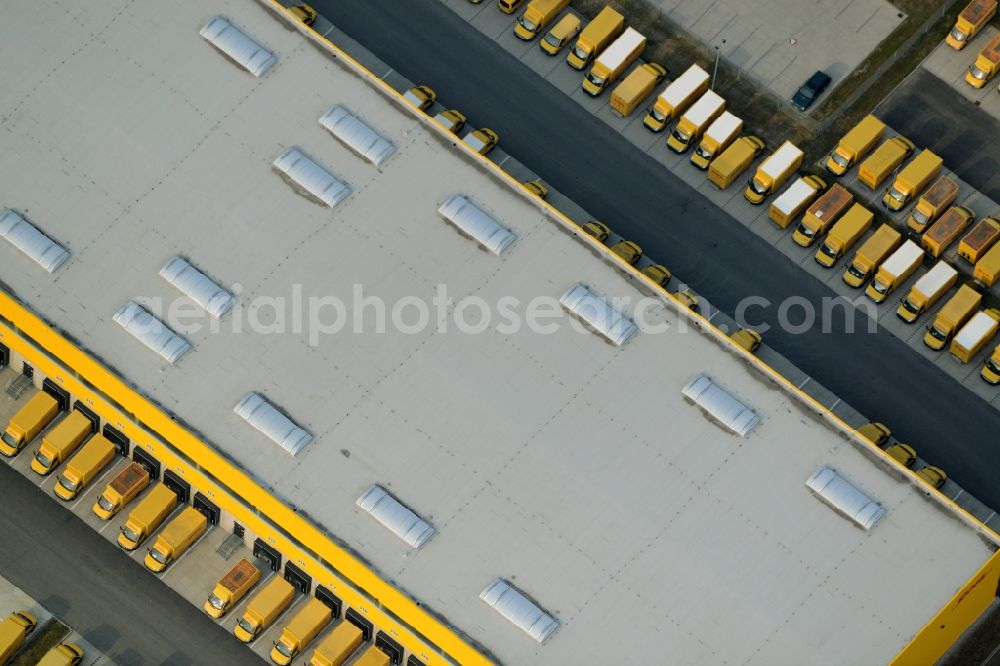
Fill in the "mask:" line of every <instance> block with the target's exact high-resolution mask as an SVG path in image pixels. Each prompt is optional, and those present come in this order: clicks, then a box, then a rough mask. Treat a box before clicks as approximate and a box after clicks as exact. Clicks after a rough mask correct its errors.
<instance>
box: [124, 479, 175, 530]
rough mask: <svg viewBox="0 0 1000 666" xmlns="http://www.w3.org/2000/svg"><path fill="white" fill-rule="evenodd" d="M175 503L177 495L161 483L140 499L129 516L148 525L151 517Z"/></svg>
mask: <svg viewBox="0 0 1000 666" xmlns="http://www.w3.org/2000/svg"><path fill="white" fill-rule="evenodd" d="M176 502H177V495H176V494H175V493H174V491H172V490H171V489H170V488H167V487H166V486H165V485H163V484H162V483H158V484H156V485H155V486H154V487H153V489H152V490H150V491H149V494H148V495H146V496H145V497H143V498H142V501H141V502H139V504H138V505H136V507H135V508H134V509H132V512H131V513H130V514H129V518H130V519H131V518H132V517H133V516H135V518H136V519H138V520H140V521H142V522H145V523H148V522H149V521H150V520H152V519H153V516H155V515H156V514H158V513H160V512H161V511H163V507H164V506H169V505H171V504H174V503H176Z"/></svg>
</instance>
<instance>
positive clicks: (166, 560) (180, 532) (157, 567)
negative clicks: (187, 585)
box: [144, 506, 208, 573]
mask: <svg viewBox="0 0 1000 666" xmlns="http://www.w3.org/2000/svg"><path fill="white" fill-rule="evenodd" d="M207 530H208V518H206V517H205V514H203V513H202V512H201V511H199V510H198V509H196V508H194V507H191V506H189V507H186V508H185V509H184V510H183V511H181V512H180V513H179V514H177V517H175V518H174V519H173V520H171V521H170V522H169V523H167V526H166V527H164V528H163V531H162V532H160V533H159V534H158V535H156V542H155V543H154V544H153V547H152V548H150V549H149V550H148V551H147V552H146V560H145V562H144V564H145V565H146V568H147V569H149V570H150V571H152V572H153V573H160V572H161V571H163V570H164V569H166V568H167V567H168V566H170V563H171V562H173V561H174V560H176V559H177V558H179V557H180V556H181V555H183V554H184V553H186V552H187V549H188V548H190V547H191V544H193V543H194V542H195V541H197V540H198V539H199V538H200V537H201V535H202V534H204V533H205V532H206V531H207Z"/></svg>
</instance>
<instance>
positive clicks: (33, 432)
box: [0, 391, 59, 458]
mask: <svg viewBox="0 0 1000 666" xmlns="http://www.w3.org/2000/svg"><path fill="white" fill-rule="evenodd" d="M58 413H59V403H58V402H56V399H55V398H53V397H52V396H51V395H49V394H48V393H45V392H44V391H42V392H41V393H36V394H35V395H34V396H32V398H31V400H29V401H28V402H26V403H25V404H24V406H23V407H21V409H19V410H17V412H16V413H15V414H14V416H12V417H11V418H10V421H9V422H8V423H7V428H6V429H5V430H4V431H3V436H2V437H0V454H3V456H4V457H5V458H13V457H14V456H16V455H17V454H18V453H20V452H21V449H23V448H24V447H25V446H27V445H28V444H29V443H31V441H32V440H33V439H35V437H37V436H38V433H40V432H41V431H42V430H44V429H45V427H46V426H47V425H49V424H50V423H52V419H54V418H55V417H56V414H58Z"/></svg>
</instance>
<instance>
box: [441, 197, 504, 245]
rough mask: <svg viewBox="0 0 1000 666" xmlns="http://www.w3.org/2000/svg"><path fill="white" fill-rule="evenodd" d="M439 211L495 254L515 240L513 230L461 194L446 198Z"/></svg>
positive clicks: (442, 215)
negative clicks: (502, 224)
mask: <svg viewBox="0 0 1000 666" xmlns="http://www.w3.org/2000/svg"><path fill="white" fill-rule="evenodd" d="M438 213H439V214H440V215H441V217H443V218H444V219H446V220H448V221H449V222H451V223H452V224H454V225H455V226H456V227H458V229H459V230H460V231H462V232H463V233H464V234H466V235H468V236H471V237H472V238H473V239H475V240H476V241H477V242H478V243H479V244H480V245H482V246H483V247H485V248H486V249H487V250H489V251H490V252H492V253H493V254H500V253H501V252H503V251H504V250H506V249H507V248H508V247H509V246H510V244H511V243H513V242H514V238H515V236H514V233H513V232H511V231H510V230H508V229H506V228H504V227H503V226H501V225H500V223H499V222H497V221H496V220H494V219H493V218H492V217H491V216H490V215H487V214H486V213H484V212H483V211H482V210H481V209H480V208H479V207H478V206H476V204H474V203H472V202H471V201H469V200H468V199H467V198H466V197H464V196H462V195H461V194H453V195H451V196H450V197H448V198H447V199H445V202H444V203H443V204H441V205H440V206H439V207H438Z"/></svg>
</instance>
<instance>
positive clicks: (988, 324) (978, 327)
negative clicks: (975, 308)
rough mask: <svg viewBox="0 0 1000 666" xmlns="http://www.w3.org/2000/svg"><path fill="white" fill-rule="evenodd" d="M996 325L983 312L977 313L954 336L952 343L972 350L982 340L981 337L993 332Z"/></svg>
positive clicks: (992, 319) (993, 320)
mask: <svg viewBox="0 0 1000 666" xmlns="http://www.w3.org/2000/svg"><path fill="white" fill-rule="evenodd" d="M998 325H1000V324H998V323H997V320H996V319H994V318H993V317H991V316H989V315H988V314H986V313H985V312H977V313H976V314H974V315H972V319H970V320H969V321H968V322H966V324H965V326H963V327H962V329H961V330H960V331H959V332H958V333H957V334H956V335H955V340H954V342H955V344H957V345H959V346H961V347H964V348H965V349H972V348H973V347H975V346H976V343H978V342H979V341H980V340H982V339H983V336H985V335H986V334H988V333H989V332H990V331H995V330H996V328H997V326H998Z"/></svg>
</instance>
